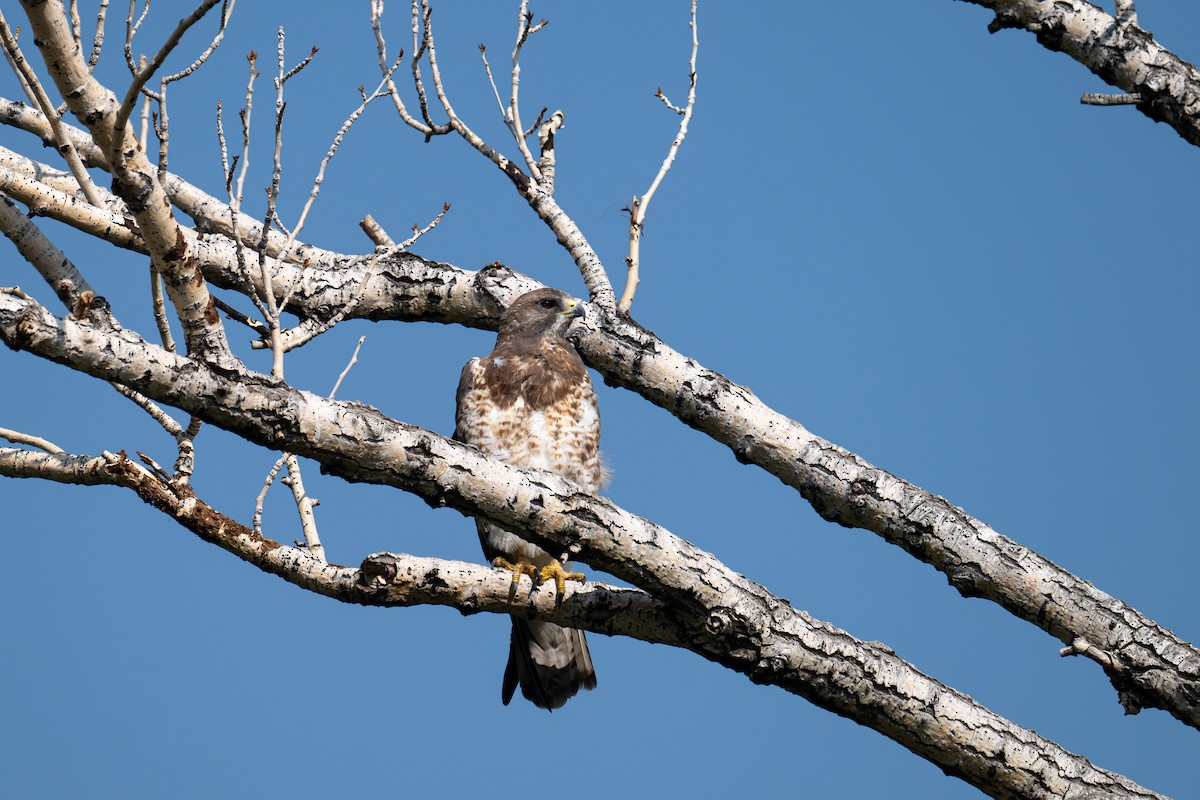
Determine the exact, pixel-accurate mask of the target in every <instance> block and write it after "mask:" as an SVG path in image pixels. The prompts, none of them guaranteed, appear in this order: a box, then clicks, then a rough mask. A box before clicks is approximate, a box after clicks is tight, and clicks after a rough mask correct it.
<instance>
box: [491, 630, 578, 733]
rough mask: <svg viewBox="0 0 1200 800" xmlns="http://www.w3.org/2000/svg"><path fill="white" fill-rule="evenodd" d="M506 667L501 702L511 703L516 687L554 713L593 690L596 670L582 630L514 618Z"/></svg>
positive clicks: (530, 699) (534, 702) (536, 703)
mask: <svg viewBox="0 0 1200 800" xmlns="http://www.w3.org/2000/svg"><path fill="white" fill-rule="evenodd" d="M512 623H513V627H512V640H511V642H510V644H509V648H508V666H507V667H505V669H504V684H503V686H502V687H501V690H500V699H501V700H503V701H504V705H508V702H509V701H510V700H512V696H513V692H514V691H516V688H517V684H520V685H521V694H523V695H524V696H525V699H526V700H528V701H529V702H531V703H533V704H534V705H535V706H537V707H538V708H545V709H547V710H550V711H553V710H554V709H556V708H561V707H562V705H563V704H564V703H566V702H567V701H568V700H570V699H571V698H572V697H574V696H575V695H576V694H577V693H578V692H579V690H580V689H595V688H596V670H595V668H594V667H592V654H591V653H589V652H588V646H587V639H586V638H585V637H584V635H583V631H579V630H575V629H574V628H564V627H562V626H561V625H555V624H554V623H551V622H540V621H538V620H525V619H513V621H512Z"/></svg>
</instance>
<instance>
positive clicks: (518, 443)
mask: <svg viewBox="0 0 1200 800" xmlns="http://www.w3.org/2000/svg"><path fill="white" fill-rule="evenodd" d="M582 315H583V305H582V303H580V301H578V300H575V299H573V298H571V297H569V296H568V295H566V294H565V293H563V292H560V291H558V290H557V289H538V290H536V291H533V292H528V293H526V294H523V295H521V296H520V297H518V298H517V299H516V300H515V301H514V302H513V304H512V305H511V306H509V308H508V310H507V311H505V312H504V315H503V316H502V317H501V318H500V333H499V334H498V335H497V336H496V347H495V349H494V350H492V352H491V354H490V355H488V356H487V357H485V358H472V359H471V360H470V361H468V362H467V364H466V366H465V367H463V371H462V378H461V380H460V381H459V383H458V399H457V408H456V413H455V423H456V424H455V430H454V438H455V439H456V440H457V441H460V442H465V443H467V444H471V445H474V446H475V447H478V448H479V449H480V450H483V451H484V452H486V453H489V454H491V455H493V456H495V457H497V458H500V459H502V460H504V461H507V462H508V463H510V464H513V465H514V466H518V467H526V468H530V469H545V470H550V471H551V472H556V473H558V474H559V475H561V476H563V477H564V478H567V479H568V480H571V481H574V482H575V483H577V484H579V485H580V486H581V487H583V489H585V490H586V491H588V492H591V493H595V492H596V491H597V490H598V489H599V488H600V485H601V482H602V473H603V468H602V466H601V464H600V449H599V446H600V414H599V410H598V408H597V405H596V393H595V391H594V390H593V389H592V381H591V378H589V377H588V372H587V368H586V367H585V366H584V365H583V361H582V360H581V359H580V358H579V354H578V353H577V352H575V348H574V347H573V346H572V345H571V343H570V342H568V341H567V340H566V338H565V334H566V331H567V328H568V327H569V326H570V325H571V322H572V321H574V319H575V318H576V317H579V316H582ZM476 525H477V527H478V528H479V541H480V543H481V544H482V545H483V552H484V555H485V556H486V557H487V558H488V559H489V560H491V561H492V563H493V564H494V565H495V566H497V567H504V568H505V569H510V570H512V572H513V583H516V582H517V580H518V579H519V578H520V576H521V575H522V574H526V575H529V576H530V577H531V578H532V579H533V582H534V584H535V585H536V584H538V583H540V582H541V581H543V580H546V579H548V578H554V580H555V583H556V584H557V587H558V590H559V592H560V593H561V592H562V588H563V581H564V580H583V575H581V574H579V573H570V572H567V571H566V569H564V566H563V564H562V563H560V562H559V560H558V559H556V558H554V557H553V556H552V555H551V554H550V553H547V552H546V551H545V550H543V549H542V548H540V547H537V546H536V545H533V544H531V543H529V542H527V541H525V540H524V539H522V538H521V537H520V536H517V535H516V534H514V533H510V532H509V531H506V530H504V529H503V528H500V527H497V526H495V525H491V524H489V523H486V522H477V523H476ZM518 684H519V685H520V687H521V694H523V695H524V696H525V698H526V699H527V700H529V701H530V702H532V703H533V704H534V705H535V706H537V707H539V708H545V709H549V710H553V709H555V708H559V707H561V706H562V705H563V704H564V703H566V702H567V700H569V699H570V698H572V697H574V696H575V694H576V693H577V692H578V691H579V690H580V689H581V688H582V689H594V688H596V672H595V670H594V669H593V668H592V657H591V654H590V653H589V652H588V646H587V639H585V638H584V635H583V631H578V630H574V629H572V628H564V627H562V626H560V625H555V624H553V623H549V622H542V621H540V620H525V619H517V618H516V617H514V618H513V620H512V637H511V640H510V642H509V650H508V666H507V667H505V669H504V681H503V683H502V685H501V690H500V699H501V700H502V701H503V702H504V705H508V703H509V701H510V700H512V696H513V692H514V691H515V690H516V688H517V686H518Z"/></svg>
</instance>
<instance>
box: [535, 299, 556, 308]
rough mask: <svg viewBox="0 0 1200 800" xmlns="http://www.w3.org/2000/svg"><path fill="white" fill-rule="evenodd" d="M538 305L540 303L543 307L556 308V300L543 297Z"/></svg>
mask: <svg viewBox="0 0 1200 800" xmlns="http://www.w3.org/2000/svg"><path fill="white" fill-rule="evenodd" d="M538 305H540V306H541V307H542V308H554V306H555V302H554V301H553V300H551V299H550V298H549V297H543V298H542V299H541V301H539V302H538Z"/></svg>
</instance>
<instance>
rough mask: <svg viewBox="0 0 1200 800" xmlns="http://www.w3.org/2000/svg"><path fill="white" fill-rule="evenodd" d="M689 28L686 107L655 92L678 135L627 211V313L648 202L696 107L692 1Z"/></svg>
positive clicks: (624, 306) (696, 48)
mask: <svg viewBox="0 0 1200 800" xmlns="http://www.w3.org/2000/svg"><path fill="white" fill-rule="evenodd" d="M689 25H690V26H691V29H692V57H691V60H689V61H688V68H689V69H688V97H687V103H686V104H685V106H684V107H683V108H682V109H680V108H678V107H677V106H674V105H672V104H671V101H669V100H668V99H667V98H666V96H665V95H664V94H663V92H662V89H659V90H658V92H657V97H659V98H660V99H661V100H662V101H663V103H665V104H666V105H667V107H668V108H670V109H673V110H674V111H676V112H678V113H679V114H681V115H682V119H680V121H679V132H678V133H676V134H675V140H674V141H673V142H671V148H670V149H669V150H668V151H667V157H666V158H665V159H664V160H663V163H662V166H661V167H659V169H658V174H657V175H655V176H654V181H653V182H652V183H651V184H650V188H649V189H647V190H646V193H645V194H644V195H642V196H641V197H640V198H639V197H636V196H635V197H634V198H633V202H632V203H631V204H630V208H629V255H628V256H627V257H626V258H625V264H626V266H627V267H628V273H627V275H626V277H625V291H624V292H622V293H621V302H620V303H619V304H618V305H617V308H618V309H620V310H621V311H622V312H624V313H626V314H628V313H629V308H630V306H631V305H633V296H634V293H635V292H637V287H638V281H639V278H638V273H639V268H640V266H641V245H642V228H643V225H644V224H645V220H646V209H647V208H649V206H650V200H651V199H653V197H654V193H655V192H657V191H658V187H659V185H660V184H661V183H662V181H663V178H665V177H666V175H667V173H668V172H669V171H670V170H671V165H672V164H673V163H674V162H675V156H676V154H677V153H678V152H679V147H680V145H682V144H683V140H684V138H685V137H686V136H687V132H688V123H689V122H691V119H692V112H693V111H694V110H695V107H696V53H697V52H698V51H699V49H700V39H699V38H698V36H697V30H696V0H692V19H691V22H690V23H689Z"/></svg>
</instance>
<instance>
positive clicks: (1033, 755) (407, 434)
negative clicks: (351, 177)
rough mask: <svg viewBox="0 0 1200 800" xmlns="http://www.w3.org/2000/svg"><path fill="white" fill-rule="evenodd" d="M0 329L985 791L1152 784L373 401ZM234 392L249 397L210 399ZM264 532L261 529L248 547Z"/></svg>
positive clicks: (10, 323)
mask: <svg viewBox="0 0 1200 800" xmlns="http://www.w3.org/2000/svg"><path fill="white" fill-rule="evenodd" d="M0 339H3V341H4V342H5V344H7V345H8V346H10V347H15V348H18V349H23V350H28V351H29V352H32V353H35V354H37V355H40V356H42V357H44V358H49V359H51V360H54V361H57V362H60V363H64V364H66V365H68V366H70V367H72V368H75V369H80V370H82V371H85V372H87V373H88V374H92V375H95V376H97V377H105V378H107V379H109V380H118V381H120V380H122V379H125V380H128V377H129V375H130V374H131V372H132V371H133V370H136V371H137V373H138V375H140V376H141V377H142V378H143V379H144V380H145V381H146V385H147V388H146V391H147V392H149V393H150V394H151V396H153V397H155V398H156V399H158V400H161V401H164V402H169V403H171V404H173V405H177V406H178V407H181V408H184V409H185V410H187V411H189V412H192V413H196V414H198V415H200V416H203V417H204V418H206V419H208V420H209V421H211V422H213V423H215V424H217V425H219V426H221V427H224V428H226V429H228V430H230V431H233V432H235V433H238V434H239V435H241V436H243V437H244V438H246V439H248V440H249V441H252V442H256V443H258V444H260V445H263V446H266V447H275V446H280V445H282V446H283V447H284V448H286V449H287V450H289V451H291V452H295V453H298V454H302V455H305V456H306V457H309V458H314V459H316V460H318V461H320V462H321V463H322V464H323V465H324V466H325V468H326V470H327V471H329V472H331V473H333V474H336V475H340V476H342V477H344V478H346V479H348V480H356V481H368V482H372V483H381V484H386V485H391V486H396V487H398V488H403V489H405V490H407V491H410V492H414V493H416V494H418V495H420V496H422V497H424V498H425V499H426V500H427V501H429V502H431V503H433V504H438V505H442V504H444V505H447V506H450V507H453V508H456V509H458V510H460V511H463V512H464V513H468V514H472V515H475V516H478V517H480V518H483V519H487V520H488V521H491V522H494V523H496V524H500V525H503V526H505V527H507V528H509V529H513V530H521V531H524V532H525V533H526V534H527V535H528V536H529V537H530V538H531V539H532V540H533V541H534V542H536V543H538V544H539V545H541V546H543V547H548V548H550V549H551V550H553V551H555V552H557V551H561V550H565V551H567V552H570V553H572V554H573V555H576V556H577V557H578V558H580V559H581V560H583V561H585V562H586V563H589V564H591V565H592V566H594V567H597V568H600V569H604V570H606V571H608V572H611V573H612V574H614V575H616V576H617V577H620V578H622V579H624V580H627V581H629V582H631V583H633V584H634V585H635V586H637V587H639V588H641V589H643V590H644V591H647V592H649V593H650V594H651V595H653V596H654V597H655V598H657V599H658V600H660V601H663V602H665V603H666V604H667V606H668V607H669V608H670V609H671V613H672V615H673V616H674V618H675V619H676V620H678V622H679V623H680V624H681V625H682V626H683V630H684V632H685V642H686V645H685V646H687V647H688V648H689V649H692V650H695V651H696V652H699V653H700V654H701V655H703V656H704V657H705V658H708V659H710V660H712V661H716V662H717V663H720V664H723V665H725V666H727V667H729V668H730V669H734V670H736V671H738V672H741V673H743V674H745V675H747V676H749V677H751V678H752V679H753V680H754V681H755V682H758V683H766V684H772V685H777V686H780V687H781V688H783V689H785V690H787V691H789V692H793V693H796V694H799V695H801V696H803V697H805V698H807V699H809V700H811V701H812V702H814V703H816V704H818V705H820V706H822V707H824V708H827V709H829V710H832V711H834V712H835V713H838V714H841V715H844V716H848V717H850V718H852V719H855V720H856V721H858V722H860V723H862V724H864V725H868V726H870V727H872V728H874V729H876V730H878V731H880V732H881V733H884V734H885V735H887V736H889V737H890V738H892V739H894V740H895V741H897V742H899V743H900V744H902V745H904V746H905V747H907V748H909V749H910V750H912V751H913V752H914V753H917V754H919V755H921V756H922V757H924V758H927V759H929V760H931V761H933V762H934V763H935V764H938V765H939V766H941V767H942V768H943V769H945V770H946V771H947V772H950V773H951V774H954V775H957V776H959V777H961V778H962V779H963V780H965V781H967V782H969V783H971V784H973V785H975V786H978V787H979V788H981V789H984V790H985V791H988V792H989V793H991V794H994V795H996V796H1001V795H1014V796H1021V797H1031V798H1043V797H1044V798H1051V797H1063V796H1068V795H1072V794H1079V795H1083V794H1084V793H1086V792H1088V791H1110V792H1111V791H1119V792H1122V793H1124V794H1125V796H1129V797H1157V796H1158V795H1155V794H1153V793H1152V792H1149V791H1147V790H1145V789H1142V788H1141V787H1139V786H1137V785H1136V784H1133V783H1132V782H1130V781H1128V779H1125V778H1123V777H1121V776H1118V775H1114V774H1112V773H1108V772H1105V771H1103V770H1099V769H1097V768H1095V767H1093V766H1092V765H1091V764H1090V763H1089V762H1088V761H1087V760H1086V759H1081V758H1079V757H1077V756H1073V755H1072V754H1070V753H1067V752H1066V751H1065V750H1063V749H1062V748H1060V747H1058V746H1057V745H1055V744H1054V743H1053V742H1050V741H1048V740H1046V739H1043V738H1042V737H1039V736H1038V735H1037V734H1035V733H1033V732H1032V731H1028V730H1026V729H1023V728H1020V727H1019V726H1016V725H1014V724H1013V723H1011V722H1009V721H1008V720H1005V719H1003V718H1001V717H999V716H997V715H995V714H994V713H992V712H990V711H988V710H987V709H985V708H983V707H982V706H980V705H979V704H978V703H976V702H975V701H973V700H972V699H971V698H969V697H967V696H966V695H963V694H960V693H958V692H955V691H954V690H952V689H950V688H949V687H946V686H944V685H942V684H940V683H938V682H937V681H934V680H933V679H931V678H929V677H928V676H925V675H923V674H922V673H920V672H919V671H917V670H916V669H915V668H913V667H912V666H911V665H910V664H908V663H907V662H905V661H903V660H902V659H900V658H898V657H896V656H895V655H894V654H893V653H891V652H889V651H887V650H886V649H881V648H879V647H876V646H872V645H869V644H867V643H865V642H860V641H858V640H856V639H854V638H853V637H851V636H849V634H846V633H845V632H844V631H840V630H838V629H837V628H834V627H833V626H830V625H828V624H826V623H823V622H819V621H817V620H814V619H812V618H811V617H809V616H808V615H807V614H804V613H803V612H801V611H798V610H796V609H794V608H792V607H791V606H790V605H789V604H788V603H786V602H785V601H781V600H779V599H778V598H775V597H773V596H771V595H770V593H769V592H767V591H766V590H765V589H764V588H763V587H761V586H758V585H757V584H754V583H752V582H751V581H749V580H747V579H746V578H744V577H743V576H741V575H739V574H737V573H736V572H733V571H732V570H730V569H728V568H727V567H725V566H724V565H722V564H721V563H720V562H718V561H717V560H716V559H715V558H714V557H713V556H712V555H710V554H708V553H705V552H704V551H702V550H699V549H698V548H696V547H695V546H694V545H692V544H690V543H688V542H686V541H684V540H682V539H680V538H678V537H676V536H674V535H673V534H671V533H670V532H668V531H666V530H665V529H663V528H661V527H659V526H657V525H655V524H654V523H652V522H649V521H648V520H645V519H642V518H640V517H637V516H635V515H633V514H630V513H629V512H627V511H624V510H623V509H620V508H618V507H617V506H615V505H613V504H612V503H611V502H609V501H608V500H605V499H603V498H599V497H596V496H594V495H589V494H586V493H583V492H580V491H579V489H578V487H576V486H575V485H574V484H572V483H571V482H570V481H567V480H565V479H563V478H561V477H559V476H557V475H555V474H553V473H549V472H540V471H525V470H521V469H518V468H516V467H512V466H510V465H508V464H506V463H504V462H501V461H497V460H493V459H490V458H488V457H487V456H485V455H484V454H482V453H480V452H479V451H478V450H476V449H475V448H473V447H469V446H467V445H463V444H460V443H458V442H453V441H451V440H448V439H445V438H443V437H440V436H437V435H436V434H433V433H431V432H429V431H425V430H422V429H420V428H416V427H414V426H410V425H405V424H404V423H400V422H396V421H393V420H390V419H388V418H387V417H385V416H384V415H383V414H381V413H380V412H378V411H377V410H375V409H372V408H369V407H365V406H361V405H357V404H348V403H341V402H336V401H331V400H327V399H322V398H317V397H315V396H313V395H310V394H306V393H302V392H298V391H296V390H294V389H291V388H290V387H288V386H286V384H283V383H281V382H278V381H274V380H271V379H270V378H267V376H255V375H252V374H247V375H244V376H241V378H242V380H241V381H238V382H237V383H238V388H237V390H236V391H234V383H235V380H236V379H232V378H230V377H228V376H226V375H225V374H224V373H223V372H220V371H216V370H213V369H211V368H209V367H207V366H205V365H204V364H202V363H199V362H195V361H191V360H189V359H184V358H182V357H180V356H177V355H172V354H170V353H167V352H166V351H163V350H161V349H157V348H154V347H152V346H150V345H148V344H146V343H144V342H139V341H137V340H135V339H133V338H131V337H127V336H120V335H115V334H105V333H103V332H100V331H96V330H94V329H92V328H88V327H84V326H80V325H78V324H76V323H73V322H72V321H71V320H69V319H57V318H55V317H53V316H52V315H50V314H48V313H47V312H46V311H45V310H44V309H41V308H39V307H37V306H36V304H34V303H33V302H32V301H28V300H21V299H19V298H14V297H12V296H4V297H0ZM184 364H187V366H186V368H185V367H184ZM239 393H240V394H239ZM237 396H240V397H242V398H245V400H244V401H243V402H246V403H248V405H249V406H252V407H253V409H254V411H253V413H245V411H244V410H243V409H242V408H240V407H239V405H240V404H229V403H228V402H224V403H223V402H222V401H221V400H220V399H219V398H233V397H237ZM142 482H143V483H145V482H146V481H145V480H144V479H143V481H142ZM163 483H164V485H165V482H163ZM170 507H172V510H173V513H175V514H176V515H177V516H185V515H187V516H190V515H192V514H194V513H195V511H196V509H197V508H198V507H199V504H198V502H197V501H196V500H195V499H194V497H192V498H184V499H183V500H182V501H179V502H175V503H172V504H170ZM268 547H269V545H267V544H266V543H262V542H260V543H258V549H259V550H260V551H262V550H263V549H266V548H268ZM271 549H272V551H274V550H277V549H279V548H277V547H276V548H271ZM381 577H384V580H385V582H390V578H388V577H386V575H384V576H381ZM981 729H982V730H986V731H987V734H986V736H983V737H982V738H981V737H980V735H979V731H980V730H981ZM981 742H988V743H989V744H988V745H986V746H981V744H980V743H981Z"/></svg>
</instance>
